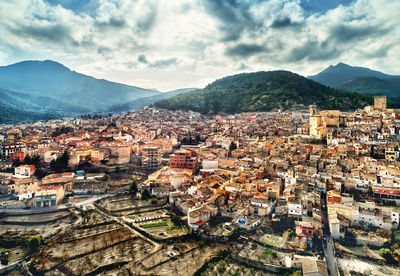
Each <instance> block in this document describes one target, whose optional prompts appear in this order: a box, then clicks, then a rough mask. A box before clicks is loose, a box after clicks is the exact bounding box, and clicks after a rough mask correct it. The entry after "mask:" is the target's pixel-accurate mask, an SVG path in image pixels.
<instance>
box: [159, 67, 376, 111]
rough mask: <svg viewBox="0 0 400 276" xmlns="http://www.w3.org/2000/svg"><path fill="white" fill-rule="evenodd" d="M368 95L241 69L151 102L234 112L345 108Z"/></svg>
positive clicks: (169, 106)
mask: <svg viewBox="0 0 400 276" xmlns="http://www.w3.org/2000/svg"><path fill="white" fill-rule="evenodd" d="M371 102H372V98H371V97H368V96H362V95H360V94H357V93H350V92H341V91H339V90H336V89H332V88H329V87H326V86H324V85H322V84H320V83H317V82H315V81H312V80H309V79H307V78H305V77H303V76H300V75H297V74H295V73H292V72H288V71H270V72H264V71H261V72H255V73H243V74H237V75H233V76H229V77H225V78H222V79H219V80H216V81H215V82H213V83H211V84H209V85H207V86H206V87H205V88H204V89H200V90H196V91H193V92H189V93H185V94H182V95H178V96H174V97H172V98H169V99H166V100H162V101H159V102H156V103H155V104H154V105H155V106H156V107H159V108H166V109H172V110H176V109H182V110H193V111H198V112H202V113H219V112H224V113H234V112H243V111H269V110H274V109H289V108H296V107H298V108H305V107H307V106H308V105H310V104H317V105H318V106H319V107H320V108H321V109H340V110H349V109H353V110H354V109H356V108H359V107H363V106H365V105H367V104H370V103H371Z"/></svg>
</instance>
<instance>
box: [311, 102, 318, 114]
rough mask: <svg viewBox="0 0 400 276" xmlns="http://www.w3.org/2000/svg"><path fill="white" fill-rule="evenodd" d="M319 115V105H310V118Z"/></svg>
mask: <svg viewBox="0 0 400 276" xmlns="http://www.w3.org/2000/svg"><path fill="white" fill-rule="evenodd" d="M316 114H317V105H315V104H312V105H310V116H314V115H316Z"/></svg>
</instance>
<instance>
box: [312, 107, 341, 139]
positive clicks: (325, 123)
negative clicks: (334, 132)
mask: <svg viewBox="0 0 400 276" xmlns="http://www.w3.org/2000/svg"><path fill="white" fill-rule="evenodd" d="M344 124H345V116H343V115H342V112H340V111H339V110H323V111H320V112H317V106H316V105H310V135H311V136H312V137H315V138H319V139H321V138H325V137H326V136H327V133H328V132H330V131H329V129H334V128H338V127H340V126H342V125H344Z"/></svg>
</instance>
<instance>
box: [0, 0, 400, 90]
mask: <svg viewBox="0 0 400 276" xmlns="http://www.w3.org/2000/svg"><path fill="white" fill-rule="evenodd" d="M399 15H400V1H398V0H369V1H367V0H268V1H262V0H226V1H224V0H158V1H155V0H137V1H133V0H61V1H55V0H29V1H27V0H1V1H0V65H8V64H12V63H16V62H19V61H22V60H45V59H51V60H55V61H58V62H60V63H62V64H64V65H66V66H67V67H69V68H70V69H71V70H74V71H77V72H80V73H83V74H87V75H91V76H94V77H96V78H102V79H107V80H111V81H116V82H121V83H125V84H130V85H135V86H139V87H144V88H155V89H158V90H160V91H168V90H173V89H178V88H184V87H198V88H202V87H204V86H205V85H207V84H208V83H211V82H212V81H214V80H215V79H218V78H221V77H224V76H227V75H233V74H237V73H242V72H254V71H261V70H263V71H269V70H278V69H283V70H290V71H293V72H296V73H298V74H301V75H304V76H307V75H313V74H316V73H318V72H319V71H321V70H323V69H324V68H326V67H328V66H329V65H331V64H333V65H334V64H337V63H339V62H344V63H347V64H350V65H354V66H365V67H369V68H372V69H375V70H380V71H383V72H385V73H389V74H400V69H399V68H400V16H399Z"/></svg>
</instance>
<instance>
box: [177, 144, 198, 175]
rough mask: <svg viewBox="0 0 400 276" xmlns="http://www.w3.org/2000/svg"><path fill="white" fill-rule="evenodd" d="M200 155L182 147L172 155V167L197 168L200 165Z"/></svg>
mask: <svg viewBox="0 0 400 276" xmlns="http://www.w3.org/2000/svg"><path fill="white" fill-rule="evenodd" d="M198 162H199V157H198V155H197V153H196V152H195V151H193V150H190V149H181V150H177V151H175V153H174V154H171V155H170V166H171V168H179V169H191V170H195V169H196V168H197V166H198Z"/></svg>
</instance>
